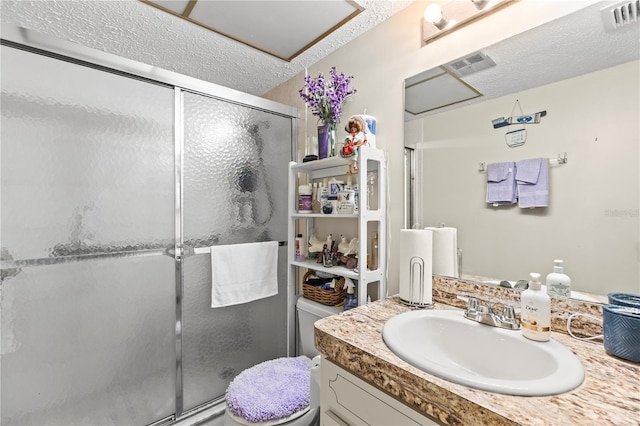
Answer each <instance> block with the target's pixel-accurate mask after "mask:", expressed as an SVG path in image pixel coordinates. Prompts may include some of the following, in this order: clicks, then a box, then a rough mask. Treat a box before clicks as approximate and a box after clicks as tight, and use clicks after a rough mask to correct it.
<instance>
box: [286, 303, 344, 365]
mask: <svg viewBox="0 0 640 426" xmlns="http://www.w3.org/2000/svg"><path fill="white" fill-rule="evenodd" d="M296 311H297V313H298V315H297V319H298V326H297V330H298V332H297V334H296V340H297V345H298V355H306V356H308V357H309V358H313V357H315V356H316V355H320V352H318V351H317V350H316V347H315V345H314V344H313V324H314V323H315V322H316V321H318V320H319V319H322V318H325V317H328V316H330V315H333V314H339V313H340V312H342V306H325V305H323V304H321V303H318V302H314V301H313V300H309V299H305V298H304V297H300V298H299V299H298V302H297V303H296Z"/></svg>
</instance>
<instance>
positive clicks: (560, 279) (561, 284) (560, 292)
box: [546, 259, 571, 297]
mask: <svg viewBox="0 0 640 426" xmlns="http://www.w3.org/2000/svg"><path fill="white" fill-rule="evenodd" d="M562 264H563V262H562V260H560V259H556V260H554V261H553V272H552V273H550V274H549V275H547V282H546V284H547V294H549V295H550V296H560V297H571V278H569V277H568V276H567V275H565V273H564V268H563V266H562Z"/></svg>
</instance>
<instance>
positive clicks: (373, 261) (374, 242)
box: [369, 232, 378, 271]
mask: <svg viewBox="0 0 640 426" xmlns="http://www.w3.org/2000/svg"><path fill="white" fill-rule="evenodd" d="M369 269H370V270H372V271H375V270H376V269H378V233H377V232H376V233H375V234H373V238H371V253H370V254H369Z"/></svg>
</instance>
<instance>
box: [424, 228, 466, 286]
mask: <svg viewBox="0 0 640 426" xmlns="http://www.w3.org/2000/svg"><path fill="white" fill-rule="evenodd" d="M425 229H428V230H430V231H432V232H433V260H432V262H433V263H432V265H433V273H434V274H435V275H444V276H446V277H456V278H457V277H459V276H460V275H459V271H458V230H457V229H456V228H449V227H440V228H435V227H434V228H432V227H428V228H425Z"/></svg>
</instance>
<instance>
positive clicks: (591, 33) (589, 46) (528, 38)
mask: <svg viewBox="0 0 640 426" xmlns="http://www.w3.org/2000/svg"><path fill="white" fill-rule="evenodd" d="M619 3H620V2H616V1H603V2H598V3H595V4H593V5H591V6H588V7H586V8H584V9H581V10H578V11H577V12H574V13H572V14H570V15H567V16H564V17H562V18H559V19H556V20H554V21H551V22H548V23H546V24H544V25H541V26H539V27H536V28H533V29H531V30H529V31H525V32H523V33H521V34H518V35H516V36H514V37H511V38H508V39H506V40H504V41H501V42H499V43H496V44H494V45H492V46H489V47H486V48H484V49H482V53H483V54H485V55H487V56H489V57H490V58H491V59H492V60H493V61H494V62H495V63H496V66H495V67H492V68H488V69H485V70H482V71H479V72H477V73H475V74H470V75H468V76H466V77H463V78H462V80H463V81H464V82H465V83H467V84H469V85H470V86H471V87H473V88H474V89H476V90H478V91H479V92H480V93H482V95H483V96H481V97H478V98H475V99H473V100H470V101H465V102H461V103H458V104H455V105H453V106H445V107H442V108H438V109H434V110H432V111H429V112H427V113H424V114H419V115H416V116H413V115H410V114H408V113H405V119H406V120H412V119H415V118H420V117H425V116H428V115H433V114H439V113H441V112H444V111H449V110H451V109H455V108H459V107H461V106H466V105H470V104H474V103H478V102H482V101H486V100H488V99H492V98H496V97H500V96H505V95H508V94H511V93H517V92H521V91H523V90H527V89H531V88H534V87H538V86H542V85H545V84H550V83H553V82H556V81H560V80H564V79H567V78H572V77H576V76H579V75H583V74H586V73H590V72H594V71H598V70H602V69H605V68H609V67H613V66H615V65H620V64H623V63H627V62H630V61H634V60H635V61H637V60H639V59H640V20H636V21H635V22H633V23H631V24H629V25H626V26H624V27H621V28H619V29H616V30H609V29H608V28H607V27H606V26H605V24H604V21H603V18H602V16H601V9H605V8H607V9H608V8H610V7H611V6H612V5H617V4H619ZM453 62H455V61H453ZM638 78H639V81H640V76H639V77H638ZM635 87H636V88H637V86H635ZM636 88H630V89H631V90H637V89H636ZM422 96H424V93H423V94H422ZM431 101H432V102H433V103H435V102H437V100H435V99H432V100H431ZM448 102H449V101H448V99H446V98H443V99H442V103H440V105H447V103H448Z"/></svg>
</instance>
